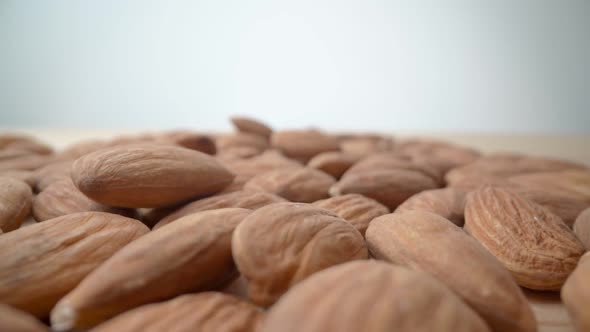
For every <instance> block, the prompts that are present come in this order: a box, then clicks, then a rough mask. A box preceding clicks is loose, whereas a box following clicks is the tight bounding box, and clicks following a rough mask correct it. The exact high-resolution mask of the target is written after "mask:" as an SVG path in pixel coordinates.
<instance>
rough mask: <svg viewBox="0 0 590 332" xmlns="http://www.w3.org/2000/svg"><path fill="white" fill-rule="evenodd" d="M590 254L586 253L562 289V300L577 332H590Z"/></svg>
mask: <svg viewBox="0 0 590 332" xmlns="http://www.w3.org/2000/svg"><path fill="white" fill-rule="evenodd" d="M588 280H590V253H586V254H585V255H584V256H583V257H582V259H581V260H580V263H579V264H578V266H577V267H576V269H575V270H574V272H572V274H571V275H570V276H569V278H568V279H567V281H566V282H565V284H564V285H563V288H562V289H561V298H562V300H563V303H564V304H565V306H566V308H567V310H568V312H569V314H570V317H571V318H572V320H573V322H574V326H576V328H577V330H578V331H580V332H584V331H590V315H589V314H588V308H590V283H589V282H588Z"/></svg>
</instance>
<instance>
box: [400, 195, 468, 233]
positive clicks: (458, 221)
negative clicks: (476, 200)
mask: <svg viewBox="0 0 590 332" xmlns="http://www.w3.org/2000/svg"><path fill="white" fill-rule="evenodd" d="M408 210H418V211H426V212H431V213H434V214H437V215H439V216H441V217H443V218H445V219H448V220H450V221H451V222H453V223H454V224H455V225H457V226H463V222H464V220H463V212H464V210H465V194H464V193H463V192H461V191H458V190H455V189H453V188H443V189H433V190H425V191H422V192H420V193H417V194H416V195H414V196H412V197H410V198H408V199H407V200H406V201H404V202H403V203H402V204H401V205H400V206H398V207H397V209H395V212H402V211H408Z"/></svg>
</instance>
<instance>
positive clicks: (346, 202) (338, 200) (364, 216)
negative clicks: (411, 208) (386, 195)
mask: <svg viewBox="0 0 590 332" xmlns="http://www.w3.org/2000/svg"><path fill="white" fill-rule="evenodd" d="M313 205H315V206H317V207H319V208H322V209H326V210H329V211H332V212H334V213H336V214H337V215H338V216H339V217H340V218H342V219H344V220H346V221H348V222H349V223H351V224H352V225H353V226H354V227H355V228H356V229H357V230H358V231H359V232H360V233H361V234H362V235H363V236H364V235H365V231H366V230H367V227H368V226H369V223H370V222H371V220H373V219H374V218H376V217H379V216H381V215H384V214H387V213H389V209H388V208H387V207H386V206H385V205H383V204H381V203H379V202H377V201H376V200H374V199H371V198H368V197H365V196H363V195H359V194H347V195H342V196H336V197H332V198H328V199H323V200H320V201H317V202H314V203H313Z"/></svg>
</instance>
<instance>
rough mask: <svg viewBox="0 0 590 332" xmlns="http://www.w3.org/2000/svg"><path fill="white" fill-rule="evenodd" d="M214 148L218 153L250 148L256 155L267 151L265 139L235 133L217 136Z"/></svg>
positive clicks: (253, 135) (267, 143)
mask: <svg viewBox="0 0 590 332" xmlns="http://www.w3.org/2000/svg"><path fill="white" fill-rule="evenodd" d="M216 146H217V149H218V150H219V152H220V153H223V152H224V151H228V150H231V149H235V148H252V149H254V150H256V151H257V152H258V153H261V152H263V151H264V150H266V149H268V147H269V142H268V139H267V138H264V137H261V136H259V135H255V134H248V133H235V134H228V135H222V136H219V137H218V138H217V139H216Z"/></svg>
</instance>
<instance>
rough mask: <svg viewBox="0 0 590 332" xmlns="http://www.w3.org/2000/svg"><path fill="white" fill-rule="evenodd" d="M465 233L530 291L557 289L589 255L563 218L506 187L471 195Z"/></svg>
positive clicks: (486, 189) (466, 214)
mask: <svg viewBox="0 0 590 332" xmlns="http://www.w3.org/2000/svg"><path fill="white" fill-rule="evenodd" d="M465 229H466V230H467V231H468V232H469V233H470V234H471V235H472V236H473V237H475V238H476V239H477V240H479V242H480V243H481V244H482V245H483V246H484V247H486V248H487V249H488V251H490V252H491V253H492V254H493V255H494V256H496V258H497V259H498V260H500V262H502V263H503V264H504V266H505V267H506V268H507V269H508V270H509V271H510V272H511V273H512V275H513V276H514V278H515V279H516V281H517V282H518V284H519V285H521V286H523V287H527V288H530V289H538V290H558V289H559V288H560V287H561V285H563V283H564V282H565V279H566V278H567V276H568V275H569V274H570V273H571V272H572V271H573V269H574V268H575V267H576V264H577V262H578V259H579V258H580V256H581V255H582V254H583V253H584V247H583V245H582V243H581V242H580V241H579V240H578V239H577V238H576V236H575V235H574V234H573V232H572V231H571V230H570V228H569V227H568V226H567V225H566V224H565V223H564V222H563V221H562V220H561V219H560V218H559V217H558V216H556V215H555V214H553V213H551V212H549V211H548V210H547V209H545V208H543V207H541V206H540V205H538V204H536V203H534V202H532V201H530V200H528V199H525V198H522V197H520V196H518V195H516V194H514V193H512V192H510V191H509V190H505V189H501V188H493V187H485V188H482V189H480V190H478V191H475V192H472V193H471V194H469V195H468V196H467V201H466V205H465Z"/></svg>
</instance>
